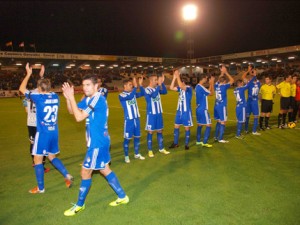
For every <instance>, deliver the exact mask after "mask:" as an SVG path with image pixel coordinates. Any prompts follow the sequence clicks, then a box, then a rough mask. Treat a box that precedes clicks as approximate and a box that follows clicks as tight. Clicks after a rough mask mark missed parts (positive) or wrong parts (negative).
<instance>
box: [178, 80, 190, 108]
mask: <svg viewBox="0 0 300 225" xmlns="http://www.w3.org/2000/svg"><path fill="white" fill-rule="evenodd" d="M177 92H179V96H178V103H177V111H179V112H181V113H184V112H189V111H191V100H192V97H193V89H192V88H191V87H190V86H186V89H185V90H182V89H181V88H180V87H177Z"/></svg>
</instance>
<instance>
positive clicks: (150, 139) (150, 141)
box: [147, 133, 152, 151]
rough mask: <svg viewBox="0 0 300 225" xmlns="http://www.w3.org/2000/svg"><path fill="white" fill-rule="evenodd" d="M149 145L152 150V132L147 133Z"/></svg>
mask: <svg viewBox="0 0 300 225" xmlns="http://www.w3.org/2000/svg"><path fill="white" fill-rule="evenodd" d="M147 145H148V150H149V151H152V134H150V133H148V134H147Z"/></svg>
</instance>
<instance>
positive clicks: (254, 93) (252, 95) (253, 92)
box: [242, 65, 261, 135]
mask: <svg viewBox="0 0 300 225" xmlns="http://www.w3.org/2000/svg"><path fill="white" fill-rule="evenodd" d="M247 74H250V75H251V76H256V70H255V69H254V68H253V65H249V66H248V70H247V71H246V72H245V73H244V74H243V76H242V79H243V81H244V83H247V82H248V79H247V78H246V77H247ZM260 86H261V84H260V81H259V80H257V79H256V78H255V80H254V81H253V83H251V84H250V85H248V100H247V107H246V122H245V131H246V133H248V129H249V119H250V115H251V114H253V116H254V123H253V127H252V134H253V135H260V133H258V132H257V126H258V117H259V108H258V99H259V96H258V95H259V89H260Z"/></svg>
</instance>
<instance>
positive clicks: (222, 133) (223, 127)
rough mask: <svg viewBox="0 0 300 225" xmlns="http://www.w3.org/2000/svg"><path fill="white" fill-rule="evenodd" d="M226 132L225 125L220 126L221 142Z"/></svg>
mask: <svg viewBox="0 0 300 225" xmlns="http://www.w3.org/2000/svg"><path fill="white" fill-rule="evenodd" d="M224 131H225V125H224V124H220V137H219V140H223V136H224Z"/></svg>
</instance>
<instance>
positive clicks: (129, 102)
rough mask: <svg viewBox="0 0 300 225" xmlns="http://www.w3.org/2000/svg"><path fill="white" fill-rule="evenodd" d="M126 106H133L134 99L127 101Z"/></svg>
mask: <svg viewBox="0 0 300 225" xmlns="http://www.w3.org/2000/svg"><path fill="white" fill-rule="evenodd" d="M127 103H128V105H135V103H136V101H135V99H132V100H129V101H127Z"/></svg>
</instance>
